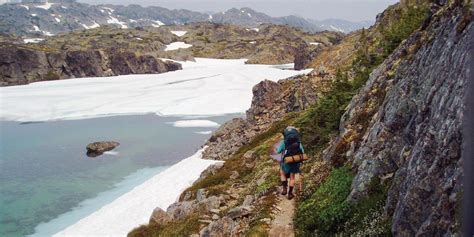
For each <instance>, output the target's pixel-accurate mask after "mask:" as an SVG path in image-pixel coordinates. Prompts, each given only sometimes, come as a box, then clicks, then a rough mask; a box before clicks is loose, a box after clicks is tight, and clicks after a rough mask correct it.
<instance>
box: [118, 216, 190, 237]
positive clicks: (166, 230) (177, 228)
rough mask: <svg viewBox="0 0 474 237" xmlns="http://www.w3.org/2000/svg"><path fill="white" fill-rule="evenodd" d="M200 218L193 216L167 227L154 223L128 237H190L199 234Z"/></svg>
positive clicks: (132, 232)
mask: <svg viewBox="0 0 474 237" xmlns="http://www.w3.org/2000/svg"><path fill="white" fill-rule="evenodd" d="M198 220H199V217H198V216H197V215H192V216H190V217H188V218H185V219H183V220H181V221H175V222H171V223H169V224H167V225H159V224H157V223H152V224H150V225H146V226H145V225H143V226H140V227H138V228H135V229H134V230H132V231H131V232H130V233H128V235H127V236H133V237H161V236H163V237H168V236H189V235H191V234H193V233H197V232H199V222H198Z"/></svg>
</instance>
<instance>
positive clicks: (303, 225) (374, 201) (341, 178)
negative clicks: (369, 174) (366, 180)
mask: <svg viewBox="0 0 474 237" xmlns="http://www.w3.org/2000/svg"><path fill="white" fill-rule="evenodd" d="M352 179H353V175H352V172H351V171H350V169H349V168H348V167H346V166H344V167H340V168H336V169H334V170H333V171H332V172H331V174H330V175H329V177H328V178H327V179H326V181H325V182H324V183H323V184H321V186H319V187H318V188H317V189H316V191H315V192H314V193H313V194H312V196H311V197H310V198H308V199H306V200H304V201H301V202H300V204H299V207H298V210H297V212H296V213H297V214H296V217H295V225H296V227H297V231H298V232H297V235H299V236H310V235H315V234H316V235H322V236H331V235H341V236H350V235H354V234H355V235H356V236H364V235H371V236H390V224H391V223H390V220H389V219H387V218H385V217H384V216H383V207H384V204H385V200H386V198H387V191H388V187H389V185H388V184H382V183H381V181H380V179H378V178H374V179H372V182H371V183H370V185H369V187H368V190H367V196H366V197H365V198H363V199H361V200H359V201H358V202H355V203H350V202H348V201H347V200H346V198H347V196H348V195H349V192H350V187H351V183H352ZM356 233H357V234H356Z"/></svg>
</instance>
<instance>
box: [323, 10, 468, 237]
mask: <svg viewBox="0 0 474 237" xmlns="http://www.w3.org/2000/svg"><path fill="white" fill-rule="evenodd" d="M433 8H434V9H441V10H439V11H438V12H437V13H435V14H434V15H433V16H432V17H431V18H430V21H428V22H425V24H424V25H423V27H422V28H421V29H419V30H418V31H416V32H415V33H414V34H412V35H411V36H410V37H409V38H408V39H407V40H406V41H404V42H403V43H402V44H401V45H400V46H399V48H398V49H397V50H396V51H395V52H394V53H393V54H392V55H391V56H390V57H389V58H388V59H387V60H385V62H384V63H383V64H382V65H381V66H379V67H378V68H377V69H376V70H375V71H374V72H373V73H372V74H371V76H370V79H369V81H368V82H367V84H366V85H365V87H364V88H363V89H362V90H361V91H360V92H359V94H358V95H356V96H355V97H354V98H353V100H352V102H351V103H350V105H349V107H348V109H347V112H346V113H345V114H344V116H343V117H342V119H341V125H340V134H339V136H338V137H337V138H336V139H335V140H334V141H333V142H332V144H331V145H330V146H329V147H328V148H327V149H326V151H325V154H324V157H325V159H327V160H328V161H331V162H332V163H333V164H334V165H336V166H338V165H342V164H344V163H349V164H350V165H351V166H352V168H353V169H354V170H355V171H356V176H355V178H354V180H353V183H352V189H351V193H350V195H349V197H348V199H349V200H351V201H353V202H357V201H358V200H359V199H361V198H362V197H365V196H366V195H367V189H368V187H369V186H370V183H371V182H374V180H375V181H376V180H385V181H387V180H389V183H391V185H390V188H389V191H388V198H387V200H386V204H385V214H386V215H387V216H389V217H392V229H391V230H392V233H393V234H394V235H395V236H415V235H416V236H437V235H439V236H441V235H443V236H452V235H455V234H456V233H458V231H459V216H457V215H458V214H457V209H458V208H459V205H460V200H461V196H462V184H461V178H462V173H463V170H462V159H461V144H462V135H461V127H462V120H463V113H464V110H465V105H464V100H465V96H466V83H467V82H468V76H467V75H468V71H469V69H468V67H469V66H468V60H469V48H470V47H472V42H474V39H473V25H472V19H471V12H470V11H469V10H468V9H466V8H469V6H465V5H463V3H462V1H453V2H449V3H447V4H446V5H443V4H441V5H434V6H433Z"/></svg>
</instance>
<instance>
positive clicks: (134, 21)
mask: <svg viewBox="0 0 474 237" xmlns="http://www.w3.org/2000/svg"><path fill="white" fill-rule="evenodd" d="M128 20H129V21H130V22H132V23H137V21H136V20H134V19H128Z"/></svg>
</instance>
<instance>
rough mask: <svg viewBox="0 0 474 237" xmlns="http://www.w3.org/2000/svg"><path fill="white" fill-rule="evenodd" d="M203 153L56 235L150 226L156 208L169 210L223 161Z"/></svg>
mask: <svg viewBox="0 0 474 237" xmlns="http://www.w3.org/2000/svg"><path fill="white" fill-rule="evenodd" d="M202 152H203V149H201V150H199V151H198V152H197V153H196V154H194V155H193V156H191V157H189V158H186V159H184V160H182V161H180V162H179V163H177V164H175V165H173V166H171V167H170V168H168V169H166V170H164V171H163V172H161V173H159V174H157V175H155V176H154V177H152V178H151V179H149V180H147V181H145V182H144V183H143V184H141V185H139V186H137V187H135V188H134V189H132V190H131V191H130V192H128V193H126V194H124V195H122V196H120V197H119V198H117V199H115V200H114V201H113V202H111V203H109V204H107V205H105V206H103V207H102V208H100V209H99V210H98V211H96V212H94V213H92V214H91V215H89V216H87V217H85V218H83V219H81V220H80V221H78V222H77V223H75V224H73V225H71V226H69V227H67V228H66V229H64V230H62V231H60V232H59V233H56V234H55V235H53V236H127V233H128V232H130V231H132V229H134V228H135V227H138V226H140V225H142V224H147V223H148V221H149V219H150V216H151V214H152V213H153V210H154V209H155V208H156V207H160V208H161V209H163V210H166V208H168V206H169V205H171V204H172V203H173V202H175V201H176V199H177V197H178V196H179V195H180V194H181V192H182V191H184V190H185V189H186V188H187V187H189V186H191V184H192V183H193V182H194V180H196V179H197V178H199V176H200V175H201V172H202V171H204V170H205V169H206V168H207V167H208V166H209V165H211V164H215V163H218V162H220V161H214V160H204V159H201V156H202ZM164 190H166V191H164Z"/></svg>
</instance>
